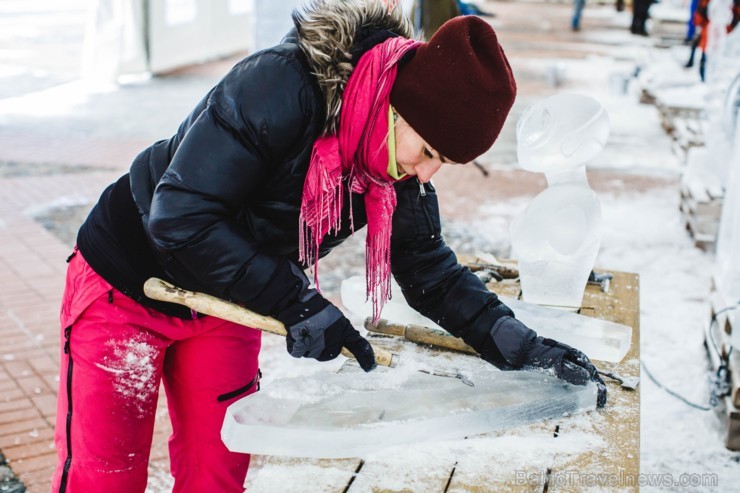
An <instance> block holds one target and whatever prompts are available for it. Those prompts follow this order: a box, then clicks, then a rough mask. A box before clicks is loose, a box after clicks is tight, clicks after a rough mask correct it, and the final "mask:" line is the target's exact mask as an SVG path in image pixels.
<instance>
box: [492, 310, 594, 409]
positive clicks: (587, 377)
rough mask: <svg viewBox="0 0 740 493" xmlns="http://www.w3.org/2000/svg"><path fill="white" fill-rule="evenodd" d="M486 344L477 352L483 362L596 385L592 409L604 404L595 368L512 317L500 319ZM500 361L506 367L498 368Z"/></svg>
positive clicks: (563, 346) (584, 356)
mask: <svg viewBox="0 0 740 493" xmlns="http://www.w3.org/2000/svg"><path fill="white" fill-rule="evenodd" d="M488 342H489V343H488V344H484V347H483V350H482V351H481V357H483V359H485V360H487V361H489V362H491V363H493V364H495V365H496V366H498V367H499V368H502V369H520V368H525V369H526V368H537V369H551V370H553V372H554V373H555V376H557V377H558V378H560V379H562V380H565V381H566V382H568V383H572V384H574V385H586V384H587V383H588V382H589V381H592V382H594V383H595V384H596V388H597V392H598V394H597V396H596V405H597V406H598V407H604V405H605V404H606V385H605V384H604V381H603V380H602V379H601V377H600V376H599V372H598V370H597V369H596V367H595V366H594V365H593V364H592V363H591V360H589V359H588V356H586V355H585V354H583V353H582V352H581V351H579V350H577V349H575V348H572V347H570V346H568V345H566V344H563V343H561V342H557V341H555V340H552V339H546V338H544V337H540V336H538V335H537V333H536V332H535V331H533V330H532V329H530V328H528V327H527V326H526V325H524V324H523V323H521V322H520V321H519V320H517V319H515V318H514V317H509V316H504V317H501V318H500V319H498V320H497V321H496V323H495V324H494V326H493V328H492V329H491V331H490V339H489V340H488ZM501 359H504V360H505V361H506V363H507V365H502V364H501Z"/></svg>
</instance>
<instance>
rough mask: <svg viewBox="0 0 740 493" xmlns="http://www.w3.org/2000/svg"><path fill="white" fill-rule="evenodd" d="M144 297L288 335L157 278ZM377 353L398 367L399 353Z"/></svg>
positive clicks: (268, 321) (267, 321)
mask: <svg viewBox="0 0 740 493" xmlns="http://www.w3.org/2000/svg"><path fill="white" fill-rule="evenodd" d="M144 294H146V295H147V296H148V297H149V298H151V299H153V300H159V301H167V302H169V303H177V304H179V305H184V306H187V307H188V308H190V309H191V310H195V311H196V312H198V313H202V314H204V315H212V316H214V317H218V318H220V319H222V320H228V321H229V322H234V323H237V324H240V325H244V326H246V327H252V328H253V329H259V330H261V331H263V332H269V333H271V334H277V335H279V336H283V337H285V336H286V335H287V331H286V330H285V326H284V325H283V324H282V322H280V321H279V320H275V319H274V318H271V317H266V316H264V315H260V314H259V313H255V312H253V311H251V310H248V309H246V308H244V307H243V306H239V305H237V304H235V303H231V302H229V301H225V300H222V299H220V298H216V297H215V296H211V295H209V294H205V293H198V292H195V291H188V290H186V289H182V288H178V287H177V286H173V285H172V284H170V283H168V282H166V281H163V280H161V279H157V278H156V277H152V278H150V279H148V280H147V281H146V282H145V283H144ZM373 351H374V352H375V362H376V363H377V364H378V365H381V366H388V367H391V368H393V367H395V366H396V365H397V364H398V358H399V356H398V355H397V354H394V353H391V352H390V351H386V350H385V349H380V348H378V347H375V346H373ZM342 355H343V356H346V357H347V358H353V359H354V355H353V354H352V353H351V352H350V351H349V350H348V349H347V348H342Z"/></svg>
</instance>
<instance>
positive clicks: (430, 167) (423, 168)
mask: <svg viewBox="0 0 740 493" xmlns="http://www.w3.org/2000/svg"><path fill="white" fill-rule="evenodd" d="M441 167H442V161H440V160H439V159H428V160H426V161H424V162H423V163H420V164H417V165H416V170H415V171H416V178H417V179H418V180H419V181H420V182H422V183H427V182H429V180H431V179H432V176H434V174H435V173H436V172H437V171H439V168H441Z"/></svg>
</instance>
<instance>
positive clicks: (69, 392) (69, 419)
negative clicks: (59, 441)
mask: <svg viewBox="0 0 740 493" xmlns="http://www.w3.org/2000/svg"><path fill="white" fill-rule="evenodd" d="M71 334H72V326H71V325H70V326H69V327H67V328H66V329H64V354H68V355H69V363H68V364H67V423H66V434H67V460H65V461H64V469H63V470H62V479H61V481H60V482H59V493H64V492H65V491H66V490H67V478H68V476H69V468H70V466H71V465H72V437H71V435H70V432H71V431H72V354H71V353H70V350H69V339H70V336H71Z"/></svg>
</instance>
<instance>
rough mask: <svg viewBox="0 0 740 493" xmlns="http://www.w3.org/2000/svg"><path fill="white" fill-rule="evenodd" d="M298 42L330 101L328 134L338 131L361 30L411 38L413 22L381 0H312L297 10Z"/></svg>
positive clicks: (295, 12) (327, 118) (328, 104)
mask: <svg viewBox="0 0 740 493" xmlns="http://www.w3.org/2000/svg"><path fill="white" fill-rule="evenodd" d="M293 22H294V23H295V26H296V30H297V32H298V45H299V46H300V47H301V50H302V51H303V52H304V53H305V54H306V57H307V58H308V61H309V64H310V65H311V67H312V72H313V74H314V75H315V76H316V78H317V80H318V82H319V86H320V87H321V91H322V92H323V94H324V98H325V101H326V124H325V125H324V133H336V131H337V127H338V124H339V112H340V110H341V107H342V94H343V93H344V88H345V86H346V84H347V80H348V79H349V76H350V74H351V73H352V70H353V68H354V67H353V64H352V53H351V49H352V46H353V44H354V42H355V38H356V35H357V33H358V32H359V31H360V30H361V29H368V28H369V29H378V30H388V31H392V32H394V33H396V34H398V35H400V36H403V37H405V38H411V37H412V35H413V28H412V27H411V23H410V22H409V20H408V19H407V18H406V16H404V15H403V13H402V12H401V7H400V5H399V6H396V7H395V8H393V9H392V10H390V11H389V8H388V6H387V5H385V4H384V3H383V2H382V1H381V0H312V1H311V2H310V3H308V4H307V5H306V6H304V7H303V8H302V9H297V10H295V11H294V12H293Z"/></svg>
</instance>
